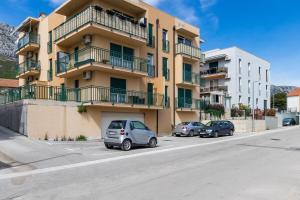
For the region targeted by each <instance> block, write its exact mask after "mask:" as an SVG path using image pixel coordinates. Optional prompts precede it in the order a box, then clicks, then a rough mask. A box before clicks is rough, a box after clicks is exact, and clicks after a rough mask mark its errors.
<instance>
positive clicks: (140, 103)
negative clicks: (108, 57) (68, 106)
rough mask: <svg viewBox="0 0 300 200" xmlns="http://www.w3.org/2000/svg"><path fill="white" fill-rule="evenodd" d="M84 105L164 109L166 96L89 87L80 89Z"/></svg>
mask: <svg viewBox="0 0 300 200" xmlns="http://www.w3.org/2000/svg"><path fill="white" fill-rule="evenodd" d="M80 97H81V99H80V101H81V102H83V103H84V105H87V106H88V105H89V106H102V107H122V108H137V109H163V108H164V106H165V99H164V95H161V94H156V93H147V92H141V91H130V90H122V89H116V88H106V87H95V86H89V87H86V88H81V89H80Z"/></svg>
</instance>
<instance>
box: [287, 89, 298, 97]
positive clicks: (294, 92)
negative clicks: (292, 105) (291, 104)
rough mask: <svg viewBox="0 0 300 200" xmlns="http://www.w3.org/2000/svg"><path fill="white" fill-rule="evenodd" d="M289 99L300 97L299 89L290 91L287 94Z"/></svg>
mask: <svg viewBox="0 0 300 200" xmlns="http://www.w3.org/2000/svg"><path fill="white" fill-rule="evenodd" d="M288 96H289V97H297V96H300V88H296V89H294V90H292V91H291V92H290V93H288Z"/></svg>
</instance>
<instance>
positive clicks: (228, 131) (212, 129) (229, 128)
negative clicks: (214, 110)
mask: <svg viewBox="0 0 300 200" xmlns="http://www.w3.org/2000/svg"><path fill="white" fill-rule="evenodd" d="M234 131H235V128H234V124H233V123H231V122H230V121H211V122H208V123H207V124H206V125H205V128H204V129H203V130H202V131H200V133H199V135H200V137H205V136H208V137H215V138H217V137H219V136H226V135H229V136H233V133H234Z"/></svg>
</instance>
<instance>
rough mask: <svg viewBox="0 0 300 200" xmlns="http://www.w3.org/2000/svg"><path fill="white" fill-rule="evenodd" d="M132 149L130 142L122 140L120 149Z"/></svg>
mask: <svg viewBox="0 0 300 200" xmlns="http://www.w3.org/2000/svg"><path fill="white" fill-rule="evenodd" d="M131 147H132V143H131V141H130V140H124V141H123V143H122V145H121V149H122V150H123V151H129V150H130V149H131Z"/></svg>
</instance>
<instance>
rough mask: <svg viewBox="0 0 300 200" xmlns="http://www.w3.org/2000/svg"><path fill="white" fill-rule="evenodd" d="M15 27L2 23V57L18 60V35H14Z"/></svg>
mask: <svg viewBox="0 0 300 200" xmlns="http://www.w3.org/2000/svg"><path fill="white" fill-rule="evenodd" d="M14 30H15V27H13V26H10V25H8V24H4V23H0V55H3V56H5V57H8V58H11V59H16V55H15V50H16V41H17V37H18V34H17V33H14V34H13V32H14Z"/></svg>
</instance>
